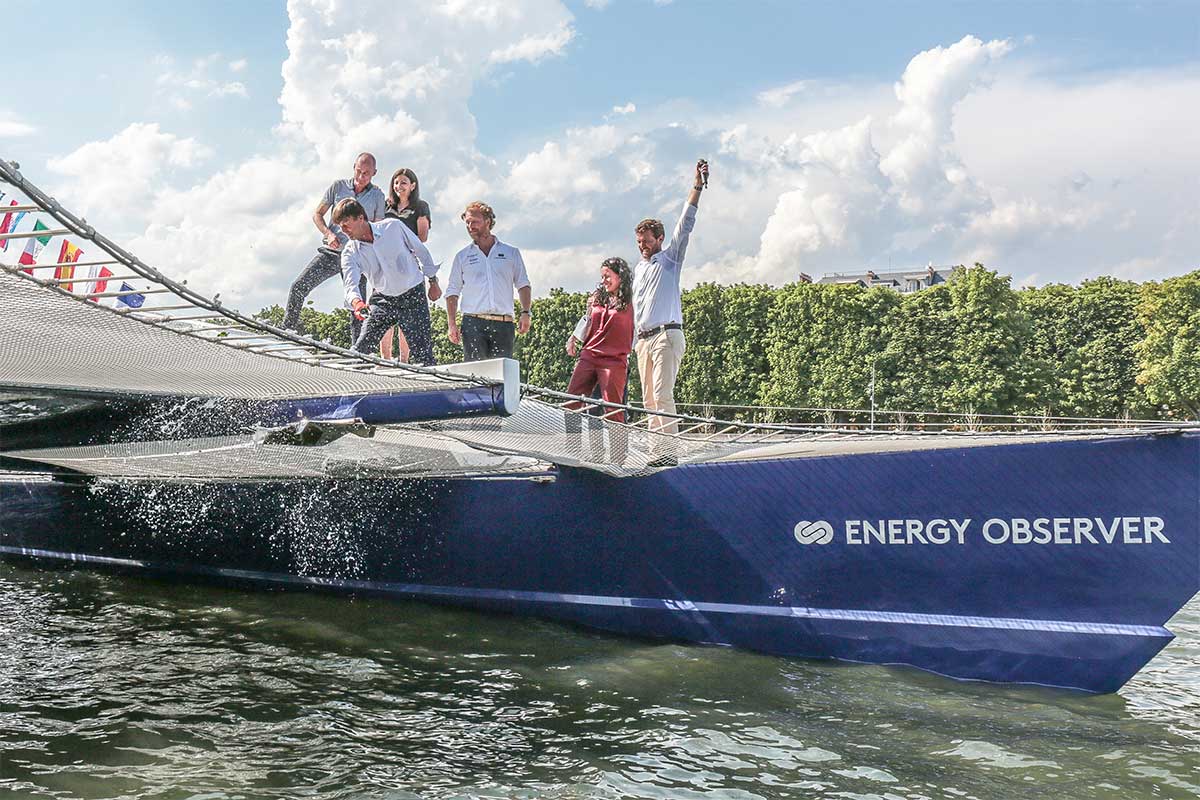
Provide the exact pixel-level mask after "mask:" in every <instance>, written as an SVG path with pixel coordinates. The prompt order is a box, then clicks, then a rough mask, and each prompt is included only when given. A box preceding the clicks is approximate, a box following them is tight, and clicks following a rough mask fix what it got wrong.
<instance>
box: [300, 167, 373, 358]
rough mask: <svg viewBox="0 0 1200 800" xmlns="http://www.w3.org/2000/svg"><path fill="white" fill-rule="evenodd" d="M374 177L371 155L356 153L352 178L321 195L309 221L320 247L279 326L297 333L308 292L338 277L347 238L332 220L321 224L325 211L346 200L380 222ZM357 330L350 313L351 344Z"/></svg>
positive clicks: (301, 275)
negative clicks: (350, 200) (314, 229)
mask: <svg viewBox="0 0 1200 800" xmlns="http://www.w3.org/2000/svg"><path fill="white" fill-rule="evenodd" d="M374 177H375V156H373V155H371V154H370V153H359V154H358V157H357V158H355V159H354V174H353V176H351V177H349V178H342V179H340V180H336V181H334V182H333V183H332V184H330V186H329V188H328V189H326V190H325V194H323V195H322V196H321V202H320V203H318V204H317V210H316V211H314V212H313V215H312V221H313V225H315V226H316V227H317V230H318V231H320V233H321V239H322V244H321V246H320V247H318V248H317V254H316V255H315V256H313V260H312V261H310V262H308V266H307V267H305V268H304V271H303V272H301V273H300V276H299V277H298V278H296V280H295V281H294V282H293V283H292V289H291V291H290V292H288V301H287V312H286V313H285V314H284V316H283V327H285V328H290V329H291V330H294V331H298V330H300V309H301V308H303V307H304V300H305V298H307V297H308V294H309V292H311V291H312V290H313V289H315V288H317V287H318V286H320V285H321V284H322V283H324V282H325V281H327V280H329V279H330V278H332V277H334V276H335V275H337V276H340V275H341V274H342V268H341V250H342V247H343V246H344V245H345V244H346V242H347V241H348V239H347V237H346V234H344V233H342V229H341V228H339V227H338V226H337V224H336V223H334V221H333V220H332V219H330V221H329V224H328V225H327V224H325V214H326V212H328V211H329V209H331V208H333V207H334V206H336V205H337V204H338V202H339V201H341V200H344V199H345V198H347V197H350V198H353V199H354V200H357V201H358V204H359V205H360V206H362V208H363V210H364V211H365V212H366V214H367V218H368V219H369V220H370V221H371V222H378V221H379V220H381V219H383V215H384V212H385V210H386V208H385V206H386V204H387V198H385V197H384V195H383V191H382V190H381V189H380V188H379V187H378V186H376V185H375V184H373V183H371V179H372V178H374ZM364 280H365V279H364ZM364 291H365V289H364ZM361 328H362V322H361V321H360V320H359V319H358V318H357V317H355V316H354V315H353V314H351V315H350V343H351V344H353V343H354V342H356V341H358V335H359V332H360V330H361Z"/></svg>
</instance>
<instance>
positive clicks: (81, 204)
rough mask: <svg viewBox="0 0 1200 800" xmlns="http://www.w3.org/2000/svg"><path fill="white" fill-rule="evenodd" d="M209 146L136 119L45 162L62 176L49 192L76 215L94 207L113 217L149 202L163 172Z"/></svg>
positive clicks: (198, 157)
mask: <svg viewBox="0 0 1200 800" xmlns="http://www.w3.org/2000/svg"><path fill="white" fill-rule="evenodd" d="M212 154H213V153H212V151H211V150H210V149H209V148H208V147H205V146H204V145H202V144H200V143H199V142H197V141H196V140H195V139H191V138H181V137H178V136H176V135H174V134H171V133H166V132H164V131H162V130H160V129H159V126H158V124H157V123H143V122H136V123H134V124H132V125H130V126H129V127H127V128H126V129H125V130H123V131H121V132H120V133H118V134H116V135H115V136H113V137H112V138H111V139H108V140H106V141H103V142H89V143H87V144H85V145H83V146H82V147H79V148H78V149H76V150H75V151H74V152H72V153H70V154H68V155H66V156H63V157H62V158H56V159H51V160H50V161H49V162H48V163H47V167H48V168H49V169H50V171H51V172H53V173H56V174H57V175H60V176H62V178H63V182H62V183H61V184H60V186H59V187H58V188H57V189H56V191H55V193H56V194H57V195H58V196H59V197H61V198H63V200H64V202H67V203H69V207H70V208H71V209H72V210H76V211H78V212H79V213H82V214H85V215H86V214H93V215H94V212H99V213H100V214H101V215H102V216H103V217H104V218H105V219H106V220H116V219H119V218H121V217H123V216H125V215H130V214H136V215H137V216H138V217H139V218H140V217H141V216H142V215H143V214H145V209H147V208H152V207H153V201H154V198H155V197H156V195H157V194H158V193H159V192H161V191H162V190H163V189H164V181H165V180H166V179H167V177H168V176H169V175H170V174H171V173H173V172H175V171H177V170H181V169H188V168H191V167H195V166H197V165H199V164H200V163H201V162H203V161H204V160H205V159H207V158H209V157H211V156H212Z"/></svg>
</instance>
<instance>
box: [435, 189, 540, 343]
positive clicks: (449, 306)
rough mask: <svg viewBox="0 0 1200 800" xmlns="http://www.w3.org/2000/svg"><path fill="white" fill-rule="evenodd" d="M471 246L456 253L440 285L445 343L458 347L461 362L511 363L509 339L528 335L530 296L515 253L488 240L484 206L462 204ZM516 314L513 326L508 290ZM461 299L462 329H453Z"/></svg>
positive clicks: (489, 222) (491, 220)
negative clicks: (516, 307)
mask: <svg viewBox="0 0 1200 800" xmlns="http://www.w3.org/2000/svg"><path fill="white" fill-rule="evenodd" d="M462 219H463V222H465V223H466V226H467V235H469V236H470V237H471V244H469V245H467V246H466V247H464V248H463V249H462V250H459V251H458V255H456V256H455V257H454V265H453V266H452V267H451V268H450V280H449V281H447V283H446V316H447V318H448V319H447V326H448V328H449V330H448V334H449V336H450V341H452V342H454V343H455V344H459V343H460V342H461V343H462V346H463V360H464V361H480V360H482V359H485V358H512V354H513V342H514V333H521V334H525V333H528V332H529V319H530V318H529V308H530V304H531V303H532V302H533V301H532V294H531V290H530V288H529V276H528V275H527V274H525V261H524V260H523V259H522V258H521V251H520V250H518V249H517V248H515V247H513V246H512V245H510V244H505V243H504V242H502V241H500V240H499V239H497V238H496V237H495V235H493V234H492V226H493V225H494V224H495V222H496V214H495V212H493V211H492V207H491V206H489V205H488V204H487V203H480V202H475V203H468V204H467V209H466V211H464V212H463V214H462ZM514 288H515V289H516V290H517V296H518V297H519V298H520V299H521V311H520V313H518V314H517V319H516V323H515V325H514V322H513V289H514ZM460 296H461V298H462V314H463V321H462V329H461V330H460V329H459V326H458V308H459V298H460Z"/></svg>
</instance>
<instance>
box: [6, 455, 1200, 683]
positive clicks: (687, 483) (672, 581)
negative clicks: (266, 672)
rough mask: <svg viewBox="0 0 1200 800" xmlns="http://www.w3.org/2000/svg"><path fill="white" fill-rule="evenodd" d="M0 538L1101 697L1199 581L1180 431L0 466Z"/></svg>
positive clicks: (102, 558)
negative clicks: (152, 474)
mask: <svg viewBox="0 0 1200 800" xmlns="http://www.w3.org/2000/svg"><path fill="white" fill-rule="evenodd" d="M0 553H3V554H5V555H7V556H10V557H22V558H37V559H49V560H70V561H76V562H83V563H90V564H95V565H101V566H103V565H107V566H114V567H121V568H126V569H138V570H147V571H152V572H157V573H165V574H178V575H192V576H198V577H209V578H214V577H215V578H222V579H229V580H238V581H254V582H261V583H267V584H272V585H281V586H296V587H310V588H321V589H327V590H336V591H353V592H372V593H380V594H386V595H392V596H397V597H412V598H421V599H425V600H431V601H437V602H447V603H454V604H459V605H466V606H472V607H479V608H486V609H493V610H502V611H508V612H514V613H523V614H525V613H527V614H536V615H539V616H544V617H552V618H556V619H561V620H567V621H571V622H576V623H580V624H584V625H589V626H592V627H597V628H602V629H605V630H609V631H614V632H618V633H622V634H631V635H637V636H647V637H665V638H670V639H677V640H686V641H696V642H706V643H714V644H725V645H734V646H738V647H745V648H750V649H754V650H760V651H764V652H768V653H775V654H779V655H785V656H800V657H812V658H837V659H844V660H849V661H860V662H869V663H876V664H905V665H910V666H914V667H918V668H921V669H925V670H929V671H932V672H937V673H940V674H944V675H949V676H953V677H956V678H965V679H977V680H987V681H1001V682H1018V683H1033V684H1042V685H1047V686H1061V687H1070V688H1076V689H1083V690H1086V691H1093V692H1110V691H1115V690H1116V689H1118V688H1119V687H1120V686H1121V685H1122V684H1123V683H1125V681H1127V680H1128V679H1129V678H1130V677H1131V676H1132V675H1133V674H1134V673H1135V672H1136V671H1137V670H1138V669H1139V668H1140V667H1141V666H1142V665H1144V664H1145V663H1146V662H1147V661H1149V660H1150V659H1151V658H1152V657H1153V656H1154V655H1155V654H1156V653H1157V652H1158V651H1159V650H1161V649H1162V647H1164V646H1165V645H1166V644H1167V643H1168V642H1169V641H1170V640H1171V638H1172V636H1171V634H1170V632H1169V631H1168V630H1167V629H1166V628H1165V627H1164V624H1165V623H1166V622H1167V620H1168V619H1169V618H1170V617H1171V616H1172V615H1173V614H1174V613H1175V611H1176V610H1178V609H1179V608H1180V607H1181V606H1182V605H1183V604H1184V603H1186V602H1187V601H1188V600H1189V599H1190V598H1191V597H1192V596H1193V595H1194V594H1195V593H1196V592H1197V590H1198V589H1200V437H1197V436H1194V435H1177V436H1168V437H1119V438H1112V439H1105V440H1081V441H1055V442H1051V441H1047V442H1034V443H1021V444H1012V445H998V446H986V447H978V446H974V447H971V446H968V447H962V448H954V449H935V450H918V451H905V452H882V453H860V454H853V455H851V454H846V455H838V456H822V457H806V458H792V459H779V460H762V461H745V462H726V463H712V464H699V465H691V466H683V467H679V468H676V469H672V470H667V471H663V472H660V473H657V474H654V475H650V476H647V477H642V478H628V479H614V478H608V477H605V476H603V475H599V474H596V473H592V472H589V471H586V470H575V469H561V470H556V471H554V472H553V473H548V474H546V475H541V476H527V475H526V476H510V477H506V478H490V479H481V478H469V479H447V480H442V479H438V480H434V479H413V480H387V481H380V480H373V481H326V482H311V481H308V482H257V483H249V482H247V483H202V484H199V483H176V484H163V483H153V484H152V483H119V482H108V481H98V482H97V481H93V480H88V479H83V478H78V477H63V476H58V477H50V476H48V475H31V474H17V473H10V474H9V475H8V477H7V478H4V479H3V480H0Z"/></svg>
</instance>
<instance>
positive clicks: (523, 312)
mask: <svg viewBox="0 0 1200 800" xmlns="http://www.w3.org/2000/svg"><path fill="white" fill-rule="evenodd" d="M521 313H522V314H529V316H530V318H532V317H533V314H530V313H529V309H528V308H522V309H521Z"/></svg>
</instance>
